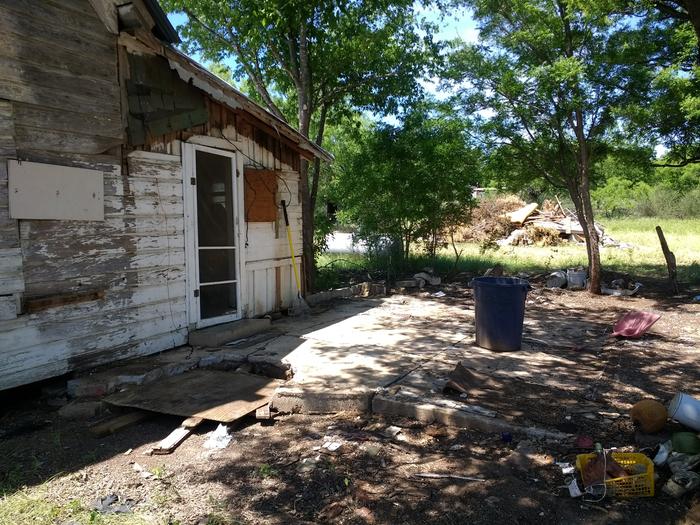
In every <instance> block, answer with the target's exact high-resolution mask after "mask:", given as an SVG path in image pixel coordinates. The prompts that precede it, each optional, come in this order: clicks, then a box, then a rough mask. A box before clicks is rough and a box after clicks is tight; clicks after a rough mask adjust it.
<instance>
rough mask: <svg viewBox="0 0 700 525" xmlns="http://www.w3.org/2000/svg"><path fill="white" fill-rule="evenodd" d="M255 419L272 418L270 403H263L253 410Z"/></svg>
mask: <svg viewBox="0 0 700 525" xmlns="http://www.w3.org/2000/svg"><path fill="white" fill-rule="evenodd" d="M255 419H259V420H269V419H272V414H271V413H270V404H269V403H268V404H267V405H263V406H261V407H260V408H258V409H256V410H255Z"/></svg>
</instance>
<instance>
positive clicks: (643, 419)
mask: <svg viewBox="0 0 700 525" xmlns="http://www.w3.org/2000/svg"><path fill="white" fill-rule="evenodd" d="M630 417H631V418H632V422H633V423H634V424H635V425H639V427H640V428H641V430H642V432H644V433H646V434H655V433H657V432H658V431H660V430H661V429H663V428H664V426H665V425H666V421H667V420H668V412H667V410H666V407H665V406H663V405H662V404H661V403H659V402H658V401H655V400H653V399H643V400H641V401H638V402H637V403H635V404H634V405H633V406H632V410H631V411H630Z"/></svg>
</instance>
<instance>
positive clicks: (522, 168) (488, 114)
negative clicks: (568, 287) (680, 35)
mask: <svg viewBox="0 0 700 525" xmlns="http://www.w3.org/2000/svg"><path fill="white" fill-rule="evenodd" d="M467 4H468V5H469V6H471V7H472V8H473V10H474V16H475V19H476V20H477V21H478V22H479V28H480V38H481V42H480V43H479V44H477V45H462V46H460V47H459V48H458V49H457V50H456V51H455V52H454V54H453V55H452V57H451V69H450V71H449V74H450V75H451V76H452V78H453V79H454V80H455V81H457V82H458V83H459V85H460V86H462V87H461V89H460V97H459V100H460V103H461V106H462V109H463V111H464V113H465V114H466V115H467V116H468V117H470V118H475V120H477V121H478V122H479V124H480V133H481V134H482V136H483V140H484V147H485V148H486V150H487V151H488V152H489V154H490V157H491V161H492V164H493V165H495V166H496V169H498V170H503V171H504V172H507V173H509V174H511V175H513V176H516V177H518V178H519V179H520V180H521V181H525V180H530V179H533V178H544V179H545V180H547V181H548V182H549V183H551V184H552V185H554V186H556V187H561V188H565V189H566V190H567V191H568V193H569V195H570V197H571V199H572V201H573V203H574V205H575V207H576V212H577V215H578V218H579V221H580V223H581V225H582V226H583V229H584V233H585V237H586V247H587V251H588V259H589V272H590V277H591V279H590V289H591V291H593V292H594V293H597V292H599V290H600V254H599V251H598V240H599V239H598V233H597V232H596V230H595V227H594V216H593V207H592V204H591V198H590V189H591V183H592V180H593V178H594V165H595V162H596V161H597V160H598V159H599V158H601V157H602V156H603V155H604V154H605V153H606V152H607V151H608V150H609V149H610V147H611V144H612V143H613V142H614V138H615V136H616V133H617V132H618V131H619V119H618V115H619V113H620V112H621V111H622V110H624V109H625V108H629V107H632V106H633V105H635V104H636V105H637V107H639V106H640V105H641V104H642V101H643V100H644V97H645V96H647V94H648V93H649V89H650V86H651V82H652V78H653V73H652V72H651V71H650V70H649V68H648V67H646V63H647V60H648V58H649V57H650V56H653V55H654V53H658V52H659V49H658V46H659V39H658V38H650V35H649V34H648V29H649V28H648V27H642V26H641V25H640V24H637V23H635V21H634V20H633V19H631V18H630V17H629V16H628V15H625V14H615V13H606V14H604V15H603V14H601V13H598V12H587V11H585V10H583V9H580V8H579V7H577V2H576V1H575V0H557V1H549V0H508V1H501V0H471V1H469V2H467ZM659 30H660V29H659Z"/></svg>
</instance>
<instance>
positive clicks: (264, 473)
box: [258, 463, 278, 478]
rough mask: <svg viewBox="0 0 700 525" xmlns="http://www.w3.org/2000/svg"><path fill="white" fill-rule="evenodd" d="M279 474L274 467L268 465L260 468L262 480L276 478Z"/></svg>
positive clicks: (259, 474) (264, 464)
mask: <svg viewBox="0 0 700 525" xmlns="http://www.w3.org/2000/svg"><path fill="white" fill-rule="evenodd" d="M277 474H278V472H277V470H275V469H274V468H273V467H272V466H270V465H268V464H267V463H263V464H262V465H260V466H259V467H258V476H260V477H261V478H274V477H275V476H277Z"/></svg>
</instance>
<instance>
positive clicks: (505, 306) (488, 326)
mask: <svg viewBox="0 0 700 525" xmlns="http://www.w3.org/2000/svg"><path fill="white" fill-rule="evenodd" d="M472 286H473V288H474V313H475V318H476V344H477V345H478V346H480V347H482V348H488V349H489V350H496V351H499V352H512V351H515V350H520V346H521V344H522V338H523V320H524V318H525V298H526V297H527V291H528V289H529V288H530V284H529V283H528V282H527V281H526V280H525V279H519V278H517V277H477V278H475V279H474V280H473V281H472Z"/></svg>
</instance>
